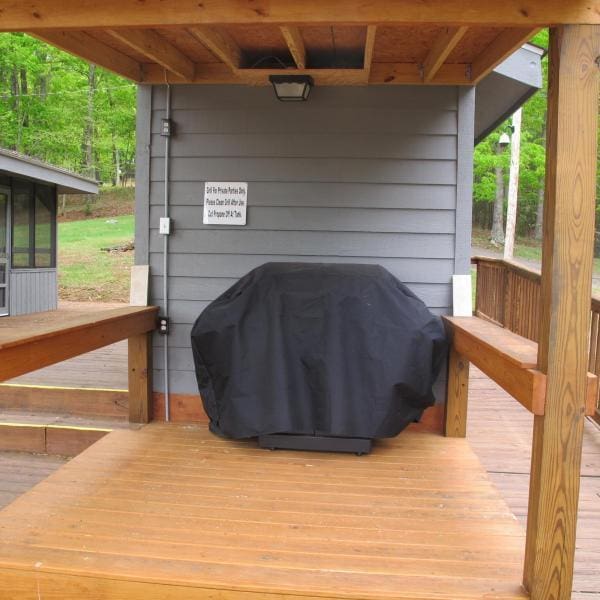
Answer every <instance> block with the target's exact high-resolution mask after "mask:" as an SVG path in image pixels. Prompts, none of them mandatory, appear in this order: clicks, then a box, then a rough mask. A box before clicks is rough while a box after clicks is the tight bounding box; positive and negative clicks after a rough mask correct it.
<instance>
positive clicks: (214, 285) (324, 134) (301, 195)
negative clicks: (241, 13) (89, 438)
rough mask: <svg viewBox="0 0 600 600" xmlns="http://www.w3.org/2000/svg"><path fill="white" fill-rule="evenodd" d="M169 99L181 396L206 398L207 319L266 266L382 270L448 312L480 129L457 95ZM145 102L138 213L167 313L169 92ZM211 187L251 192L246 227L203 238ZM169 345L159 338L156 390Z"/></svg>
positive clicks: (179, 95) (173, 354)
mask: <svg viewBox="0 0 600 600" xmlns="http://www.w3.org/2000/svg"><path fill="white" fill-rule="evenodd" d="M172 92H173V95H172V102H171V106H172V109H173V113H172V118H173V121H174V123H175V132H176V133H175V135H174V136H173V138H172V139H171V154H170V156H171V164H170V175H171V177H170V183H169V201H170V207H171V208H170V216H171V217H172V218H173V221H174V233H173V234H172V235H171V236H170V238H169V261H168V264H169V316H170V318H171V323H172V329H171V333H170V335H169V344H170V348H171V351H170V353H169V359H170V367H171V368H172V369H173V371H172V372H171V373H170V384H171V385H170V387H171V390H172V391H173V392H175V393H195V392H196V390H197V388H196V381H195V376H194V373H193V364H192V358H191V350H190V341H189V336H190V331H191V327H192V323H193V322H194V321H195V320H196V318H197V316H198V314H199V313H200V312H201V311H202V310H203V309H204V308H205V307H206V306H207V305H208V303H209V302H210V301H212V300H214V298H216V297H217V296H218V295H219V294H220V293H222V292H223V291H225V289H227V288H228V287H229V286H230V285H232V284H233V283H234V282H235V281H236V280H237V279H238V278H239V277H241V276H242V275H244V274H245V273H247V272H248V271H250V270H251V269H253V268H255V267H257V266H259V265H261V264H263V263H265V262H270V261H289V262H301V261H309V262H344V263H350V262H360V263H369V264H381V265H382V266H384V267H386V268H388V269H389V270H390V271H391V272H392V273H393V274H394V275H395V276H397V277H398V278H399V279H401V280H402V281H404V282H406V283H407V284H408V285H409V287H410V288H411V289H412V290H413V291H414V292H415V293H416V294H417V295H418V296H419V297H421V298H422V299H423V300H424V301H425V302H426V304H428V306H429V307H430V308H431V310H432V311H433V312H435V313H436V314H444V313H447V312H448V311H449V310H450V306H451V304H452V299H451V285H450V281H451V276H452V274H453V273H454V272H456V268H457V265H456V264H455V257H456V255H457V243H460V244H463V243H464V236H461V237H457V235H456V224H457V223H458V222H461V221H462V218H463V217H462V214H463V213H462V212H461V216H460V218H458V217H457V213H456V209H457V182H458V181H460V182H461V185H462V187H461V190H460V193H461V202H464V201H465V197H466V193H467V191H468V188H467V186H466V185H464V181H465V180H464V177H463V178H461V174H460V173H458V172H457V171H458V163H457V160H458V158H459V152H460V153H461V154H460V159H461V160H463V161H464V160H466V158H468V156H467V155H468V153H469V150H468V149H467V147H466V145H465V141H464V140H465V139H466V137H465V131H466V132H467V133H468V128H467V129H465V128H464V126H462V127H463V129H461V122H460V121H461V120H464V119H469V118H472V115H470V116H469V111H472V107H470V105H469V104H468V102H465V99H464V96H461V95H460V94H459V91H458V90H457V89H456V88H448V87H444V88H436V87H414V88H411V87H396V88H392V87H390V88H387V87H370V88H347V89H346V88H315V89H314V90H313V93H312V94H311V98H310V100H309V102H306V103H299V104H295V105H289V104H287V105H286V104H284V103H280V102H277V101H275V99H274V95H273V92H272V90H271V89H269V88H246V87H239V86H173V87H172ZM145 93H147V92H145ZM142 100H143V101H141V102H140V103H139V107H140V110H142V111H143V114H142V115H138V128H141V129H142V133H143V135H144V136H145V137H144V143H145V144H146V146H145V147H146V149H148V148H149V151H150V157H149V160H148V161H147V166H146V165H142V166H143V167H144V169H147V175H144V169H142V176H143V177H144V178H145V181H146V183H148V182H149V185H148V187H147V188H144V198H143V199H140V198H138V204H140V203H141V206H138V211H140V212H141V214H142V215H143V216H144V217H145V228H146V230H145V239H144V240H143V241H142V247H145V246H144V244H146V245H147V247H148V252H149V262H150V265H151V272H152V275H153V277H152V281H151V294H152V299H153V301H155V302H156V303H157V304H161V303H162V278H161V273H162V249H163V242H164V239H163V238H162V237H161V236H160V235H159V234H158V231H157V227H158V219H159V217H160V216H161V215H162V214H163V206H162V205H163V200H164V182H163V177H164V148H165V146H164V138H161V137H160V135H158V134H159V131H160V120H161V119H162V118H163V117H164V108H165V90H164V87H163V86H154V87H153V88H152V94H151V98H150V100H151V102H149V101H148V98H147V97H146V98H145V99H142ZM149 104H151V106H148V105H149ZM459 115H461V116H460V117H459ZM207 180H208V181H247V182H248V183H249V188H248V224H247V226H245V227H231V226H230V227H219V226H205V225H203V223H202V204H203V193H204V183H205V181H207ZM464 206H466V205H464ZM146 215H147V216H146ZM460 253H462V254H460ZM459 255H460V256H461V257H462V256H463V255H464V248H461V249H459ZM459 262H460V263H461V265H462V259H461V260H460V261H459ZM163 343H164V339H163V338H161V337H160V336H158V335H156V336H155V338H154V346H155V357H154V361H155V378H154V382H155V389H157V390H159V391H160V390H162V389H163V384H164V374H163V372H162V366H163V365H162V360H163Z"/></svg>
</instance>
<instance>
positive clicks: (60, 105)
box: [0, 33, 136, 183]
mask: <svg viewBox="0 0 600 600" xmlns="http://www.w3.org/2000/svg"><path fill="white" fill-rule="evenodd" d="M135 93H136V88H135V85H134V84H132V83H130V82H127V81H125V80H124V79H122V78H120V77H119V76H117V75H114V74H112V73H109V72H107V71H104V70H103V69H101V68H96V67H95V66H94V65H91V66H90V65H88V63H86V62H84V61H82V60H80V59H78V58H75V57H73V56H71V55H69V54H66V53H64V52H61V51H60V50H57V49H56V48H54V47H52V46H48V45H47V44H44V43H43V42H40V41H38V40H36V39H34V38H32V37H29V36H27V35H25V34H20V33H6V34H0V146H3V147H6V148H10V149H14V150H17V151H19V152H23V153H25V154H29V155H31V156H35V157H37V158H40V159H42V160H45V161H48V162H50V163H52V164H55V165H58V166H62V167H65V168H67V169H71V170H74V171H77V172H80V173H83V174H85V175H91V176H93V177H98V178H99V179H100V181H102V182H105V183H116V182H117V181H120V180H121V177H120V172H121V171H125V172H131V171H132V169H133V163H134V160H135V155H134V154H135ZM118 172H119V174H117V173H118Z"/></svg>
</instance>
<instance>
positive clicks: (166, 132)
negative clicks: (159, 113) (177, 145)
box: [160, 119, 173, 137]
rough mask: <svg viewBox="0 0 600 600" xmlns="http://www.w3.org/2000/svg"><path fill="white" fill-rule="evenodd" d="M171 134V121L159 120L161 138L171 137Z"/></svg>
mask: <svg viewBox="0 0 600 600" xmlns="http://www.w3.org/2000/svg"><path fill="white" fill-rule="evenodd" d="M172 134H173V121H171V119H161V121H160V135H162V136H163V137H171V135H172Z"/></svg>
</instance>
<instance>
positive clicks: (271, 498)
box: [0, 0, 600, 600]
mask: <svg viewBox="0 0 600 600" xmlns="http://www.w3.org/2000/svg"><path fill="white" fill-rule="evenodd" d="M599 15H600V6H599V5H598V3H597V2H592V1H577V2H569V3H561V2H548V1H546V2H542V1H539V2H538V1H533V0H532V1H530V2H528V3H526V4H525V3H523V2H521V1H519V0H509V1H508V2H504V3H501V4H498V3H492V2H487V1H486V2H480V3H477V4H476V5H472V4H470V3H466V2H459V1H456V2H441V1H440V2H436V1H434V2H430V3H427V4H426V5H423V4H420V3H419V4H415V3H413V2H404V1H402V2H396V3H390V2H384V1H380V2H378V1H374V2H368V3H363V2H344V3H339V2H334V1H331V2H327V1H320V2H317V1H314V2H313V1H309V2H302V3H294V2H285V1H281V2H277V1H273V2H250V1H248V2H246V1H240V2H233V1H232V2H221V3H209V4H206V3H200V4H198V3H192V2H164V1H159V0H156V1H154V0H148V1H147V2H144V3H139V2H136V1H133V0H131V1H130V0H118V1H117V0H115V1H114V2H113V1H112V0H110V1H107V2H104V3H102V4H98V5H91V4H89V3H80V2H77V1H75V0H48V1H38V2H30V3H27V4H26V5H23V4H21V3H15V2H12V1H10V0H0V30H3V31H26V32H31V33H32V34H33V35H36V36H37V37H40V38H41V39H44V40H47V41H49V42H50V43H53V44H55V45H57V46H59V47H61V48H64V49H66V50H67V51H70V52H72V53H74V54H77V55H79V56H82V57H84V58H86V59H88V60H91V61H93V62H95V63H97V64H99V65H102V66H105V67H106V68H109V69H112V70H114V71H116V72H119V73H121V74H123V75H125V76H127V77H129V78H130V79H132V80H135V81H137V82H140V83H145V84H162V83H168V84H172V83H177V84H185V83H195V84H223V83H229V84H231V83H234V84H241V85H267V84H268V78H269V76H270V75H282V74H290V73H294V74H300V75H309V76H311V77H312V78H313V80H314V82H315V83H316V85H342V86H361V85H382V86H385V85H402V84H411V85H417V86H418V85H440V86H442V85H451V86H460V90H461V94H460V95H462V97H463V98H464V97H468V96H469V94H470V93H471V92H472V91H473V90H472V87H473V86H474V85H476V84H477V83H478V82H479V81H481V79H482V78H483V77H485V76H486V75H487V74H489V73H490V72H491V71H492V70H493V69H494V68H495V67H496V66H497V65H498V64H500V63H501V62H502V61H503V60H504V59H506V58H507V57H508V56H509V55H510V54H512V53H513V52H514V51H515V50H516V49H517V48H519V47H520V46H521V45H522V44H523V43H524V42H526V41H527V40H529V39H530V38H531V36H532V35H533V34H534V33H535V32H537V31H538V30H539V29H540V28H542V27H546V26H551V27H552V33H551V47H550V65H551V66H550V70H551V74H550V84H549V109H548V127H547V129H548V143H547V169H546V172H547V175H546V200H545V218H544V254H543V268H542V274H541V293H540V301H539V305H540V313H539V331H538V333H539V335H538V337H537V339H536V342H537V345H536V348H535V360H534V362H533V364H532V362H531V360H528V361H524V360H521V358H522V357H521V354H520V352H519V348H518V347H517V346H518V344H516V345H515V344H512V342H511V343H510V344H508V346H506V347H502V344H506V343H507V339H508V338H507V336H506V335H502V336H501V335H500V334H499V337H497V339H496V341H494V340H492V341H491V342H490V337H489V336H488V337H487V338H486V339H483V337H485V336H483V337H482V336H481V335H479V334H477V333H475V334H473V335H474V337H473V335H471V338H470V339H471V341H472V342H473V343H472V344H471V346H468V345H466V344H465V342H464V339H465V338H464V337H463V338H462V340H463V341H462V342H461V343H462V345H459V342H458V339H459V336H457V335H456V331H457V328H456V327H451V329H452V331H453V332H454V334H455V336H454V346H453V351H452V353H451V358H450V368H449V381H448V403H447V411H446V417H445V432H446V436H447V437H445V438H444V437H442V436H440V435H439V433H434V432H431V431H423V430H421V431H408V432H406V433H404V434H403V435H402V436H400V437H399V438H397V439H395V440H392V441H389V442H382V443H381V444H379V445H378V446H377V448H376V451H375V452H374V453H373V455H371V456H368V457H362V458H357V457H337V456H315V455H303V454H296V453H294V454H291V453H287V452H281V453H279V452H277V453H274V454H268V453H266V452H264V451H260V450H257V449H255V448H254V447H252V446H250V445H249V444H247V443H237V442H225V441H222V440H218V439H215V438H213V437H212V436H209V435H208V434H207V433H205V431H204V430H203V429H198V427H197V426H196V425H174V424H156V423H153V424H150V425H148V426H146V427H143V428H141V429H140V430H139V431H117V432H113V433H111V434H109V435H108V436H106V437H104V438H103V439H102V440H100V441H99V442H98V443H96V444H94V445H93V446H92V447H91V448H89V449H88V450H86V451H85V452H84V453H82V454H81V455H80V456H79V457H78V458H76V459H75V460H73V461H72V462H71V463H69V464H67V465H66V466H64V467H62V468H61V469H60V470H59V471H57V472H56V473H55V474H54V475H52V476H51V477H50V478H49V479H48V480H46V481H45V482H43V483H41V484H40V485H39V486H36V488H34V489H33V490H32V491H31V492H29V493H28V494H27V495H25V496H24V497H22V498H21V499H20V500H18V501H17V502H15V503H13V504H12V505H10V506H9V507H7V508H6V509H4V510H3V511H2V512H0V527H1V528H2V531H3V534H2V538H1V541H0V584H1V586H2V588H3V589H4V590H7V591H6V592H5V593H7V594H8V597H9V598H11V600H12V599H15V600H16V599H29V598H40V597H43V598H53V597H54V598H65V597H72V598H76V597H81V596H86V597H90V598H94V597H96V598H113V597H114V598H119V597H123V598H136V597H140V598H141V597H144V598H146V597H156V598H179V597H187V598H196V597H197V598H205V597H214V598H221V599H229V598H234V597H251V598H252V597H257V598H258V597H264V596H265V595H267V594H268V595H272V596H274V597H276V598H282V599H283V598H299V597H321V598H323V597H325V598H333V597H335V598H404V599H409V598H410V599H414V600H417V599H421V600H424V599H432V600H433V599H435V598H452V599H459V598H464V599H467V598H499V599H509V598H527V597H531V598H533V599H535V600H550V599H567V598H570V597H571V591H572V587H573V565H574V554H575V545H576V541H575V540H576V538H575V533H576V522H577V506H578V499H579V490H580V471H581V456H582V440H583V431H584V421H585V418H584V415H585V411H586V406H589V398H592V397H594V396H593V394H594V393H595V390H597V387H594V386H597V380H596V378H595V376H594V374H592V377H589V376H588V362H589V361H588V349H589V348H588V347H589V338H590V305H589V303H590V287H591V285H590V284H591V261H592V242H593V233H594V209H595V203H594V197H595V184H596V181H595V174H596V142H597V138H596V131H597V106H598V104H597V103H598V68H597V67H598V57H599V56H600V28H599V27H598V25H599V24H600V16H599ZM323 29H324V30H325V32H323ZM323 34H325V37H326V38H327V40H326V41H325V42H324V41H323V39H324V38H323ZM344 35H345V36H347V37H346V40H347V45H346V46H345V48H344V51H343V52H342V54H343V56H344V61H342V62H343V63H344V64H343V65H341V66H340V64H339V63H340V61H339V59H340V54H339V53H338V51H337V46H336V45H335V40H336V39H338V40H340V39H341V38H342V37H343V36H344ZM311 36H312V37H311ZM320 36H321V37H320ZM330 39H333V40H334V42H333V46H332V47H331V48H330V47H329V46H330V41H329V40H330ZM198 44H200V45H198ZM403 44H404V45H403ZM266 50H268V51H269V53H270V57H271V58H272V59H273V62H272V63H268V64H265V63H263V62H262V59H261V58H260V56H262V55H264V54H265V51H266ZM273 57H274V58H273ZM275 63H276V64H275ZM277 65H279V67H278V66H277ZM472 134H473V131H472V128H471V130H464V131H462V134H461V135H462V136H463V141H464V139H465V136H466V137H471V138H472V137H473V135H472ZM458 139H460V135H459V138H458ZM469 143H470V142H469ZM149 144H150V140H141V141H140V145H139V152H138V159H139V160H140V161H141V164H142V168H143V165H144V164H145V165H146V167H147V163H148V160H149V155H148V148H149ZM465 148H466V146H465V145H464V144H462V145H461V144H460V142H459V143H458V152H457V157H456V161H457V164H458V165H462V167H461V168H463V169H464V163H465V160H466V159H467V158H469V160H470V154H467V152H466V150H465ZM463 172H464V171H463ZM467 172H468V169H467ZM138 194H139V196H140V198H144V197H145V196H147V195H148V194H149V190H148V189H147V188H146V189H144V188H143V187H141V188H140V189H138ZM456 194H457V195H458V196H461V197H462V198H463V199H464V198H465V197H468V196H469V195H470V181H468V180H467V178H463V179H459V181H458V182H457V183H456ZM469 210H470V206H469V204H468V202H467V203H466V204H464V203H463V204H460V203H457V204H456V211H455V221H456V223H455V226H456V229H455V230H454V236H455V237H456V238H458V237H460V236H465V235H466V236H468V233H469V229H470V227H469V221H470V219H469ZM138 217H139V220H138V227H140V228H142V229H143V228H144V227H146V228H149V221H150V218H151V215H150V212H149V211H148V212H146V213H144V212H143V211H140V214H139V215H138ZM166 246H168V242H167V241H165V247H166ZM136 252H137V258H138V262H139V261H140V260H141V261H143V259H144V258H147V256H148V248H145V249H144V248H137V247H136ZM453 259H454V263H455V268H456V272H460V271H461V270H462V269H463V268H464V267H465V264H468V257H467V256H459V255H456V256H454V257H453ZM164 275H165V277H166V273H165V274H164ZM162 300H163V301H164V303H165V305H166V303H167V298H162ZM148 314H150V312H149V313H148ZM154 316H155V315H152V318H154ZM467 319H468V320H470V321H471V325H472V324H473V323H475V324H477V321H478V320H479V319H480V317H467ZM486 323H487V324H488V325H489V323H490V321H489V320H488V321H486ZM88 325H89V324H88ZM471 325H469V328H470V331H471V334H472V332H473V328H472V327H471ZM492 325H493V327H495V328H497V329H498V330H499V331H501V332H503V331H504V330H503V329H501V324H500V323H495V324H492ZM475 326H477V325H475ZM114 330H115V328H112V329H111V331H114ZM74 331H75V330H72V331H71V332H70V334H73V333H74ZM147 332H148V329H145V330H144V331H136V332H135V333H136V334H139V335H140V336H142V334H143V335H147ZM23 333H25V334H27V332H25V331H24V332H21V334H18V335H17V337H18V336H19V335H21V337H20V338H19V339H21V341H22V342H23V347H24V348H26V347H27V345H28V344H31V343H32V342H33V339H32V338H33V336H31V335H29V336H28V335H24V336H23V335H22V334H23ZM132 334H133V332H132ZM515 335H518V334H515ZM79 337H80V336H79V335H74V337H72V338H69V337H68V335H66V334H65V336H62V334H60V333H58V338H57V340H55V342H56V345H52V346H48V349H50V348H52V349H53V350H54V351H55V358H56V360H61V354H60V353H61V352H62V351H63V349H64V348H66V347H68V345H69V340H71V341H74V340H78V339H79ZM492 337H493V336H492ZM509 337H510V336H509ZM25 338H31V339H29V340H26V339H25ZM61 338H64V339H61ZM523 339H524V338H523ZM513 341H514V340H513ZM519 343H520V342H519ZM138 344H139V346H138V348H139V349H140V350H142V351H141V352H140V353H138V356H141V357H142V359H141V360H140V362H139V363H138V365H137V367H136V369H139V368H140V367H141V368H142V369H143V368H147V367H148V356H147V354H145V353H144V351H143V348H146V351H147V348H148V347H147V346H146V345H144V344H147V337H143V336H142V337H139V338H138ZM478 344H479V345H478ZM511 344H512V345H511ZM483 346H486V347H487V349H488V350H490V349H491V352H490V353H489V354H488V359H489V361H490V362H489V363H488V365H487V366H488V367H489V368H488V369H487V371H486V372H488V374H489V375H490V376H491V377H493V378H495V379H497V380H498V381H499V383H500V384H501V385H503V387H505V389H508V390H509V391H510V392H511V394H512V395H513V396H515V397H516V398H517V399H518V400H519V401H520V402H521V403H522V404H523V406H524V407H525V408H526V409H527V410H528V411H529V413H530V415H531V416H530V418H531V420H532V421H533V443H532V448H533V451H532V457H531V468H530V488H529V489H530V491H529V497H528V511H527V531H526V536H524V534H523V532H522V530H521V529H520V527H519V525H518V523H517V522H516V519H515V518H514V516H513V515H512V514H511V513H510V511H508V510H507V508H506V505H505V503H504V502H503V501H502V499H501V498H500V497H499V495H498V492H497V491H496V490H495V489H494V488H493V486H492V485H491V484H490V481H489V479H488V478H487V476H486V474H485V471H484V469H483V468H482V466H481V464H480V463H479V462H478V460H477V459H476V457H475V455H474V454H473V451H472V449H471V448H470V447H469V444H468V441H467V440H465V439H463V438H464V436H465V432H466V429H467V400H468V384H469V379H468V373H469V366H468V363H469V360H473V361H474V362H475V360H476V359H477V358H478V357H479V356H480V355H479V354H478V352H477V349H478V348H481V347H483ZM11 348H12V346H11V344H8V345H7V346H6V348H4V347H0V352H2V356H3V357H5V356H6V357H7V361H8V362H7V363H6V364H10V360H12V359H11V356H12V354H11V353H12V352H13V350H12V349H11ZM57 348H58V349H59V350H56V349H57ZM75 349H77V348H76V346H75ZM529 349H531V348H530V347H529ZM84 350H85V348H82V347H80V348H79V349H78V351H84ZM66 354H68V353H66ZM66 354H65V355H64V356H62V358H67V355H66ZM44 355H45V354H44V353H39V354H34V353H31V354H26V356H27V357H28V359H27V360H28V362H27V365H28V368H29V369H30V370H31V369H35V368H39V367H41V366H44V364H48V363H44V358H43V357H44ZM72 355H73V352H71V354H70V356H72ZM23 356H24V354H23V352H21V357H23ZM515 356H516V358H515ZM473 357H474V358H473ZM530 358H531V357H530V356H529V359H530ZM9 359H10V360H9ZM13 364H14V363H13ZM507 364H508V365H510V369H509V370H508V371H507V370H506V369H505V368H504V367H505V365H507ZM0 365H4V362H2V363H0ZM0 368H2V367H0ZM25 371H26V369H23V370H21V371H20V372H22V373H24V372H25ZM7 373H8V371H6V372H5V371H0V376H1V375H4V377H6V376H8V375H7ZM10 373H11V376H13V375H16V374H18V373H16V372H12V371H11V372H10ZM167 374H168V370H167ZM138 375H139V371H138ZM138 380H139V381H138V383H139V384H140V386H141V387H140V390H145V391H143V393H141V394H140V395H139V396H138V399H139V401H138V402H137V403H136V404H135V408H134V412H133V414H132V420H133V421H142V422H144V421H147V420H148V419H149V415H150V414H151V394H150V393H149V392H148V387H147V383H144V381H143V378H142V379H141V380H140V378H139V377H138ZM144 386H145V387H144ZM224 475H226V476H224ZM290 482H291V485H290ZM132 484H133V485H132ZM290 488H292V489H290ZM41 497H43V498H44V500H45V501H44V502H43V503H42V502H40V498H41ZM307 498H310V500H307ZM283 507H285V509H284V508H283ZM150 536H155V537H154V538H153V539H151V537H150ZM198 540H202V541H201V542H199V541H198ZM367 547H368V548H370V549H371V550H370V551H371V554H368V553H366V552H365V548H367Z"/></svg>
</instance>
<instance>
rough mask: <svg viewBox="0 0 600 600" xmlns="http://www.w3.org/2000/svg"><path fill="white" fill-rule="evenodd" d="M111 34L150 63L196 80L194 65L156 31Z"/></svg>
mask: <svg viewBox="0 0 600 600" xmlns="http://www.w3.org/2000/svg"><path fill="white" fill-rule="evenodd" d="M109 33H110V34H111V35H112V36H113V37H114V38H116V39H117V40H119V41H121V42H123V43H124V44H127V45H128V46H129V47H130V48H133V49H134V50H137V52H139V53H141V54H143V55H144V56H146V57H147V58H149V59H150V60H149V61H148V62H155V63H157V64H159V65H161V66H163V67H164V68H165V69H167V70H169V71H171V73H174V74H175V75H177V76H179V77H181V78H183V79H186V80H188V81H191V80H192V79H194V63H193V62H192V61H191V60H190V59H189V58H188V57H187V56H185V55H184V54H183V53H181V52H180V51H179V50H178V49H177V48H175V46H173V45H172V44H171V43H169V42H168V41H167V40H166V39H165V38H163V37H162V36H161V35H159V34H158V33H156V32H155V31H149V30H148V31H139V30H137V31H136V30H129V29H127V30H124V29H111V30H109Z"/></svg>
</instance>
